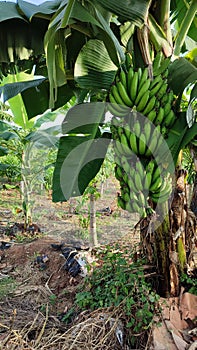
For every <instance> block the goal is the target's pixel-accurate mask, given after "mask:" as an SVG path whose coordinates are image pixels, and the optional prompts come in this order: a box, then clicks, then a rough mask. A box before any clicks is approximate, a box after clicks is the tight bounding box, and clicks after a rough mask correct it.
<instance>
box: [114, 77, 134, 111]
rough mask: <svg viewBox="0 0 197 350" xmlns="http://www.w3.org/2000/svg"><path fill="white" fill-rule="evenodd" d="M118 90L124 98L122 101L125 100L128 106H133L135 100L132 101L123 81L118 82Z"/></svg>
mask: <svg viewBox="0 0 197 350" xmlns="http://www.w3.org/2000/svg"><path fill="white" fill-rule="evenodd" d="M116 86H117V89H118V92H119V94H120V97H121V99H122V101H123V102H124V104H125V105H126V106H128V107H133V102H132V101H131V99H130V97H129V96H128V94H127V91H126V89H125V87H124V85H123V84H122V82H121V81H119V82H117V84H116Z"/></svg>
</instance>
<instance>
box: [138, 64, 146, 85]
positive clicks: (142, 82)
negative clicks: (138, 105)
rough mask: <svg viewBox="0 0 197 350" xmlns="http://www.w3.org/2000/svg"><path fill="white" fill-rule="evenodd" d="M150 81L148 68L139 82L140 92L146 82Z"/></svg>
mask: <svg viewBox="0 0 197 350" xmlns="http://www.w3.org/2000/svg"><path fill="white" fill-rule="evenodd" d="M147 79H148V68H147V67H145V68H144V70H143V72H142V76H141V79H140V81H139V90H140V89H141V87H142V86H143V85H144V83H145V81H146V80H147Z"/></svg>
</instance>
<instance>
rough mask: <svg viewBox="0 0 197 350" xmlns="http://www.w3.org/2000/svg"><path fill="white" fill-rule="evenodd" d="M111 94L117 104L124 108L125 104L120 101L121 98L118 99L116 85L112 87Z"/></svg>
mask: <svg viewBox="0 0 197 350" xmlns="http://www.w3.org/2000/svg"><path fill="white" fill-rule="evenodd" d="M111 94H112V95H113V97H114V99H115V101H116V103H117V104H119V105H123V106H125V103H124V101H123V100H122V98H121V97H120V94H119V91H118V88H117V86H116V85H112V87H111Z"/></svg>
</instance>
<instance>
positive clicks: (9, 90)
mask: <svg viewBox="0 0 197 350" xmlns="http://www.w3.org/2000/svg"><path fill="white" fill-rule="evenodd" d="M29 77H30V75H29ZM33 78H34V79H33V80H29V81H18V82H13V83H8V84H5V85H2V86H0V95H1V94H2V96H3V102H6V101H8V100H9V99H10V98H12V97H14V96H16V95H18V94H20V93H21V92H23V91H25V90H26V89H29V88H31V87H37V86H38V85H40V84H41V83H42V82H43V81H44V80H45V79H46V78H45V77H39V76H38V77H36V76H34V77H33ZM17 79H18V78H17V77H16V80H17ZM5 80H6V78H5Z"/></svg>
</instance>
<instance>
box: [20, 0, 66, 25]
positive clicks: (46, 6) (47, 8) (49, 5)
mask: <svg viewBox="0 0 197 350" xmlns="http://www.w3.org/2000/svg"><path fill="white" fill-rule="evenodd" d="M17 3H18V6H19V7H20V10H22V12H23V13H24V15H25V16H26V17H27V18H28V19H29V20H31V19H32V17H33V16H35V15H36V14H43V15H51V14H53V13H54V12H55V11H56V10H57V9H58V7H59V5H60V3H61V1H60V0H53V1H45V2H43V3H42V4H40V5H34V4H32V3H29V2H26V1H24V0H18V2H17Z"/></svg>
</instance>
